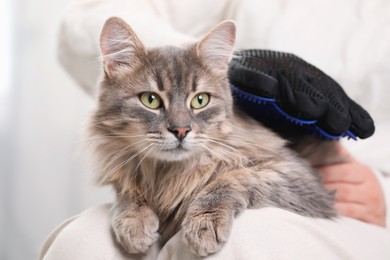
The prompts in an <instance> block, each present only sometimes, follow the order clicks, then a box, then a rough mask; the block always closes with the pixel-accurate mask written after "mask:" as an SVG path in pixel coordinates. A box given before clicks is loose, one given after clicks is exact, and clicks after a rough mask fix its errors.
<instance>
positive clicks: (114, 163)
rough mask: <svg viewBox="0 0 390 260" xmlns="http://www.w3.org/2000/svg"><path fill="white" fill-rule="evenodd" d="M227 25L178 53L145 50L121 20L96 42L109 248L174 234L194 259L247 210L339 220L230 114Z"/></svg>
mask: <svg viewBox="0 0 390 260" xmlns="http://www.w3.org/2000/svg"><path fill="white" fill-rule="evenodd" d="M234 42H235V24H234V23H233V22H231V21H226V22H223V23H221V24H219V25H217V26H216V27H215V28H214V29H212V30H211V31H210V32H209V33H208V34H207V35H206V36H204V37H203V38H202V39H201V40H200V41H199V42H197V43H194V44H190V45H188V46H186V47H181V48H179V47H161V48H154V49H145V47H144V45H143V44H142V42H141V41H140V40H139V39H138V37H137V36H136V34H135V33H134V32H133V30H132V29H131V28H130V27H129V26H128V25H127V24H126V23H125V22H124V21H123V20H121V19H119V18H110V19H109V20H108V21H107V22H106V24H105V25H104V28H103V30H102V33H101V38H100V48H101V53H102V57H103V64H104V77H103V78H102V81H101V83H100V96H99V101H98V108H97V110H96V111H95V113H94V115H93V118H92V124H91V126H90V135H91V137H92V139H93V140H94V142H93V147H94V151H95V155H94V156H95V158H96V159H97V163H96V165H97V168H98V169H99V171H100V174H99V181H100V183H102V184H111V185H112V186H113V187H114V188H115V190H116V194H117V199H116V203H115V205H114V207H113V210H112V229H113V234H114V237H115V239H116V240H117V241H118V242H119V243H120V245H121V246H123V248H124V249H125V250H126V251H128V252H130V253H139V252H146V251H147V250H148V249H149V247H150V246H151V244H153V243H155V242H156V241H159V242H161V243H165V242H166V241H167V240H168V239H169V238H171V237H172V236H173V235H174V234H175V233H176V232H177V231H178V230H179V229H181V230H182V233H183V239H184V241H185V243H186V244H187V245H188V246H189V247H190V248H191V250H192V251H193V252H195V253H196V254H198V255H200V256H206V255H208V254H211V253H214V252H217V251H218V250H220V249H221V247H222V246H223V244H224V243H225V242H226V241H227V240H228V238H229V233H230V230H231V227H232V222H233V219H234V217H235V216H236V215H237V214H239V213H240V212H242V211H243V210H245V209H247V208H260V207H279V208H282V209H286V210H289V211H292V212H296V213H298V214H301V215H305V216H310V217H320V218H331V217H334V216H336V213H335V210H334V208H333V207H332V195H331V194H330V193H328V192H327V191H325V190H324V188H323V187H322V185H321V180H320V178H319V177H318V175H317V173H316V172H315V171H314V170H313V168H312V167H310V165H309V163H308V161H306V160H304V159H303V158H301V157H299V156H298V155H297V153H296V152H294V151H293V150H291V149H289V148H288V147H287V146H286V145H287V143H286V141H285V140H283V139H282V138H280V137H279V136H278V135H276V134H275V133H273V132H272V131H270V130H269V129H267V128H265V127H263V126H262V125H261V124H260V123H258V122H256V121H254V120H252V119H250V118H249V117H248V116H247V115H245V114H243V113H241V112H240V111H238V110H237V108H235V107H233V103H232V96H231V92H230V88H229V82H228V77H227V70H228V63H229V61H230V59H231V57H232V55H233V47H234Z"/></svg>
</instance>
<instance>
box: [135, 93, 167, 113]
mask: <svg viewBox="0 0 390 260" xmlns="http://www.w3.org/2000/svg"><path fill="white" fill-rule="evenodd" d="M139 98H140V100H141V102H142V104H144V106H146V107H148V108H150V109H159V108H160V107H161V103H162V102H161V98H160V97H159V96H158V95H157V94H156V93H153V92H144V93H142V94H141V95H140V97H139Z"/></svg>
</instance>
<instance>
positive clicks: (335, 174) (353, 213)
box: [318, 146, 386, 227]
mask: <svg viewBox="0 0 390 260" xmlns="http://www.w3.org/2000/svg"><path fill="white" fill-rule="evenodd" d="M338 150H339V152H340V154H342V155H343V156H347V158H349V160H347V161H346V162H344V163H339V164H333V165H327V166H322V167H320V168H318V170H319V172H320V173H321V174H322V176H323V183H324V186H325V188H326V189H327V190H330V191H332V190H336V194H335V203H334V207H335V208H336V210H337V211H338V212H339V213H340V214H342V215H345V216H347V217H351V218H355V219H359V220H362V221H364V222H367V223H371V224H376V225H379V226H383V227H384V226H385V225H386V204H385V198H384V194H383V191H382V188H381V186H380V183H379V181H378V179H377V178H376V176H375V174H374V172H373V171H372V170H371V169H370V168H369V167H368V166H366V165H364V164H362V163H360V162H359V161H357V160H355V159H354V158H352V157H351V156H350V155H349V154H348V152H347V151H346V150H345V149H344V148H342V147H341V146H339V149H338Z"/></svg>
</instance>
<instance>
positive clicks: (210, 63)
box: [93, 18, 235, 161]
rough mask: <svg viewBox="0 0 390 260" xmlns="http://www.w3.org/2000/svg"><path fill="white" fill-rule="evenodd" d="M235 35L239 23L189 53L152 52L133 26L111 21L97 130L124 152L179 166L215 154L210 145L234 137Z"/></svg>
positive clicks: (221, 28)
mask: <svg viewBox="0 0 390 260" xmlns="http://www.w3.org/2000/svg"><path fill="white" fill-rule="evenodd" d="M234 33H235V27H234V23H232V22H225V23H222V24H220V25H219V26H217V27H216V28H214V29H213V30H212V31H210V33H209V34H207V35H206V36H205V37H204V38H203V39H202V40H201V41H200V42H198V43H196V44H193V45H191V46H189V47H187V48H178V47H164V48H156V49H150V50H146V49H145V48H144V47H143V45H142V43H141V42H140V41H139V40H138V38H137V36H136V35H135V34H134V32H133V31H132V30H131V29H130V27H128V25H126V24H125V23H124V22H123V21H122V20H120V19H118V18H111V19H109V20H108V21H107V22H106V24H105V26H104V28H103V31H102V36H101V51H102V54H103V60H104V70H105V77H104V79H103V81H102V83H101V94H100V99H99V107H98V111H97V112H96V114H95V124H94V126H93V127H94V130H95V131H97V132H99V133H100V134H101V135H103V136H107V137H109V138H113V137H117V138H116V140H115V141H116V142H122V144H123V145H122V147H121V148H120V149H121V150H120V151H118V153H120V152H122V151H131V152H132V153H133V154H134V153H135V154H137V153H139V154H140V155H143V156H144V157H146V156H148V157H153V158H156V159H159V160H168V161H174V160H183V159H186V158H189V157H191V156H193V155H196V154H200V153H202V152H210V151H209V149H210V143H215V142H218V139H219V138H223V136H224V135H225V134H227V132H228V131H229V124H228V119H229V117H230V116H231V113H232V98H231V93H230V89H229V83H228V79H227V66H228V62H229V60H230V58H231V55H232V51H233V44H234Z"/></svg>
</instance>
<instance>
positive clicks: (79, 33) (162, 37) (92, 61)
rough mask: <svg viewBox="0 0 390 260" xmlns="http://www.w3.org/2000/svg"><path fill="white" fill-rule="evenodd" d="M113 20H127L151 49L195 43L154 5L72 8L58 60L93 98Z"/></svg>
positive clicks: (109, 3) (116, 2)
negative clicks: (104, 35)
mask: <svg viewBox="0 0 390 260" xmlns="http://www.w3.org/2000/svg"><path fill="white" fill-rule="evenodd" d="M111 16H119V17H121V18H122V19H124V20H125V21H126V22H127V23H128V24H129V25H130V26H131V27H132V28H133V30H134V31H135V32H136V33H137V35H138V36H139V38H140V39H141V40H142V41H143V42H144V44H145V45H146V46H147V47H154V46H157V45H166V44H170V45H177V44H180V43H185V42H189V41H192V37H191V36H189V35H186V34H183V33H180V32H178V31H177V30H175V29H174V28H173V27H172V26H171V25H170V23H169V22H168V21H167V20H166V19H163V18H162V17H161V16H160V14H159V10H158V8H156V7H155V6H154V5H153V2H152V1H144V0H87V1H83V2H82V3H81V4H80V2H78V3H77V4H74V5H73V6H70V7H69V8H68V9H67V10H66V11H65V13H64V15H63V18H62V20H61V24H60V29H59V35H58V37H59V40H58V58H59V61H60V63H61V65H62V66H63V67H64V68H65V70H66V71H67V72H68V73H69V74H70V76H71V77H72V78H73V79H74V80H75V81H76V82H77V83H78V84H79V85H80V86H81V87H82V88H83V89H84V90H85V91H86V92H87V93H88V94H90V95H93V96H94V95H96V93H97V82H98V80H99V75H100V72H101V66H100V63H99V56H100V51H99V37H100V31H101V28H102V27H103V24H104V22H105V21H106V20H107V19H108V18H109V17H111Z"/></svg>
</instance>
